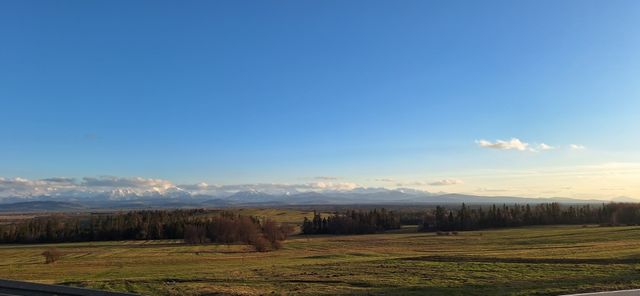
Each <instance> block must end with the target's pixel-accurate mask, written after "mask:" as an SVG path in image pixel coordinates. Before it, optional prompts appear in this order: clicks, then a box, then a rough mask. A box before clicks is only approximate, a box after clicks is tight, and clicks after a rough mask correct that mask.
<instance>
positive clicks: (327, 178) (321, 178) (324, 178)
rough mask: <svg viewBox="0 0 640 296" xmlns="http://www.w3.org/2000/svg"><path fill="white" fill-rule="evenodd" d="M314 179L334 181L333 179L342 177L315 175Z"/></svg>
mask: <svg viewBox="0 0 640 296" xmlns="http://www.w3.org/2000/svg"><path fill="white" fill-rule="evenodd" d="M314 179H316V180H322V181H332V180H338V179H340V177H334V176H318V177H315V178H314Z"/></svg>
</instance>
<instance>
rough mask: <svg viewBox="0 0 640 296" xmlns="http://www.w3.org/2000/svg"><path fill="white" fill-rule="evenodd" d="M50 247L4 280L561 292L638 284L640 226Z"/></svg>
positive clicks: (4, 252)
mask: <svg viewBox="0 0 640 296" xmlns="http://www.w3.org/2000/svg"><path fill="white" fill-rule="evenodd" d="M252 214H256V213H252ZM269 214H273V213H269ZM275 214H277V213H275ZM291 215H292V214H291V213H286V214H282V215H280V216H282V217H281V218H283V217H289V218H291ZM283 220H288V219H286V218H285V219H283ZM51 246H53V245H47V244H34V245H9V244H5V245H0V278H7V279H16V280H26V281H33V282H40V283H56V284H63V285H71V286H82V287H92V288H99V289H106V290H113V291H129V292H134V293H140V294H143V295H218V294H222V295H264V294H276V295H278V294H287V295H323V294H324V295H358V294H376V295H426V294H428V295H487V294H498V295H557V294H562V293H574V292H586V291H600V290H614V289H626V288H638V287H640V227H635V226H628V227H597V226H589V227H584V226H546V227H526V228H511V229H501V230H486V231H472V232H460V233H458V234H457V235H448V236H447V235H436V234H434V233H418V232H416V231H415V228H412V227H405V228H403V229H400V230H397V231H391V232H387V233H383V234H373V235H352V236H303V235H297V236H293V237H292V238H290V239H289V240H287V241H286V242H285V243H284V247H283V248H282V249H280V250H277V251H272V252H266V253H258V252H253V251H252V249H251V248H250V247H248V246H243V245H214V244H205V245H185V244H183V243H182V242H181V241H177V240H163V241H114V242H98V243H96V242H93V243H69V244H55V247H56V248H58V249H59V250H60V251H61V252H62V253H63V256H62V257H61V258H60V260H59V261H57V262H56V263H53V264H44V259H43V257H42V256H41V253H42V252H43V251H45V250H46V249H47V248H50V247H51Z"/></svg>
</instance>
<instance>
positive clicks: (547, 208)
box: [420, 203, 640, 231]
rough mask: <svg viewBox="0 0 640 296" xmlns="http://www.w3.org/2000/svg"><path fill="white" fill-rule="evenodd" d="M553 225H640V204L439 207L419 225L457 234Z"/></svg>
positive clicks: (423, 228)
mask: <svg viewBox="0 0 640 296" xmlns="http://www.w3.org/2000/svg"><path fill="white" fill-rule="evenodd" d="M554 224H601V225H638V224H640V204H635V203H608V204H602V205H600V206H597V205H590V204H584V205H561V204H559V203H546V204H535V205H530V204H526V205H519V204H514V205H504V204H503V205H501V206H497V205H491V206H476V207H469V206H467V205H466V204H464V203H463V204H462V205H461V206H460V207H458V208H453V209H447V208H445V207H442V206H437V207H436V208H435V209H433V210H432V211H430V212H427V213H426V214H425V216H424V218H423V221H422V223H421V225H420V230H422V231H458V230H477V229H486V228H501V227H517V226H529V225H554Z"/></svg>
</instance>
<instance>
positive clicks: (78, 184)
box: [0, 176, 359, 199]
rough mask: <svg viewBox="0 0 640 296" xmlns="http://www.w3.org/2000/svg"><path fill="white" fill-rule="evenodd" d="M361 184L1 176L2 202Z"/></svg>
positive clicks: (274, 190)
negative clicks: (190, 181)
mask: <svg viewBox="0 0 640 296" xmlns="http://www.w3.org/2000/svg"><path fill="white" fill-rule="evenodd" d="M358 187H359V185H358V184H355V183H351V182H337V181H335V180H333V181H330V180H329V179H327V180H323V181H316V182H310V183H302V184H277V183H257V184H238V185H210V184H207V183H204V182H202V183H197V184H174V183H172V182H171V181H168V180H163V179H152V178H142V177H114V176H102V177H84V178H81V179H76V178H66V177H55V178H46V179H38V180H30V179H25V178H19V177H18V178H3V177H0V199H2V198H29V197H35V196H51V197H56V196H66V197H86V198H91V197H104V198H109V199H126V198H134V197H145V196H156V197H159V196H164V197H176V196H182V197H184V196H192V195H209V196H213V197H227V196H230V195H233V194H236V193H238V192H243V191H247V192H261V193H266V194H279V195H283V194H284V195H286V194H293V193H300V192H309V191H317V192H325V191H350V190H354V189H356V188H358Z"/></svg>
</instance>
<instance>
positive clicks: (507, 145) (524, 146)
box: [476, 138, 531, 151]
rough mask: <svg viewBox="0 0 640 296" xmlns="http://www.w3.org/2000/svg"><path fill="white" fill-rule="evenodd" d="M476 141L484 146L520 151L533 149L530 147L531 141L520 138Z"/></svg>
mask: <svg viewBox="0 0 640 296" xmlns="http://www.w3.org/2000/svg"><path fill="white" fill-rule="evenodd" d="M476 143H477V144H478V146H480V147H482V148H490V149H499V150H518V151H526V150H531V149H530V148H529V143H526V142H522V141H520V139H518V138H511V140H509V141H504V140H496V141H495V142H490V141H487V140H477V141H476Z"/></svg>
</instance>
